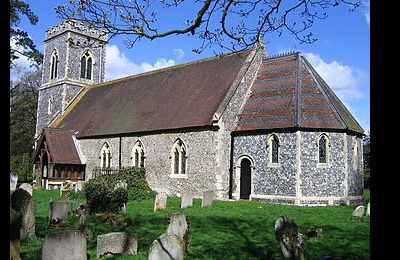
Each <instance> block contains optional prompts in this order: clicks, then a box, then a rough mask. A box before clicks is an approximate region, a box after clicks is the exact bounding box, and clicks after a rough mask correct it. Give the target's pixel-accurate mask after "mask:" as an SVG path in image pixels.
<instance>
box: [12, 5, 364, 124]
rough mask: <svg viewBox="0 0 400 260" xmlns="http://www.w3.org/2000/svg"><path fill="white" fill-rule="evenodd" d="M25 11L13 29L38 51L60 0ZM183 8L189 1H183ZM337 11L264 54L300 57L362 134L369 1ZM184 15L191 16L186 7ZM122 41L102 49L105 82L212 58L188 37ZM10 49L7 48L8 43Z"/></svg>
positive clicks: (273, 40)
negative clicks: (304, 35)
mask: <svg viewBox="0 0 400 260" xmlns="http://www.w3.org/2000/svg"><path fill="white" fill-rule="evenodd" d="M25 2H26V3H29V4H30V7H31V10H32V11H33V12H34V13H35V14H36V15H37V16H38V17H39V22H38V23H37V24H36V25H30V24H29V22H28V21H27V20H26V19H22V21H21V23H20V24H19V27H21V28H22V29H24V30H26V31H27V32H28V34H29V35H30V36H31V38H32V39H33V40H34V42H35V43H36V45H37V47H38V49H39V50H40V51H43V46H44V45H43V40H44V37H45V32H46V29H47V28H49V27H51V26H53V25H56V24H57V23H59V22H61V20H60V18H58V17H57V14H56V13H55V12H54V8H55V7H56V6H58V5H59V4H64V3H66V2H69V1H65V0H40V1H38V0H29V1H28V0H26V1H25ZM186 2H189V1H186ZM346 10H347V9H346V8H345V7H344V6H342V7H339V8H333V9H330V10H329V11H328V18H327V19H325V20H319V21H316V22H315V23H314V27H313V28H312V32H313V34H314V35H315V36H316V37H317V38H318V40H317V41H316V42H315V43H313V44H300V43H299V42H298V41H296V40H295V39H294V37H293V36H292V35H289V34H284V35H282V36H280V37H279V36H278V35H277V34H271V35H267V36H266V38H264V42H265V44H266V46H267V50H268V54H270V55H275V54H279V53H282V52H288V51H293V50H298V51H301V52H302V53H303V54H304V56H305V57H306V58H307V59H308V60H309V61H310V63H311V64H312V65H313V66H314V67H315V69H316V70H317V71H318V73H320V75H321V76H322V77H323V78H324V79H325V81H326V82H327V83H328V85H329V86H330V87H331V88H332V89H333V91H334V92H335V93H336V94H337V95H338V96H339V98H340V99H341V100H342V101H343V102H344V103H345V105H346V106H347V107H348V109H349V110H350V111H351V112H352V114H353V115H354V116H355V118H356V119H357V121H358V122H359V123H360V124H361V126H362V127H363V128H364V130H365V131H369V129H370V26H369V22H370V18H369V1H365V2H363V5H362V6H361V7H360V8H358V9H357V10H356V11H355V12H347V11H346ZM184 13H185V14H189V15H190V14H191V13H193V14H194V13H195V10H194V8H193V7H192V6H191V7H187V8H186V9H185V12H184ZM179 15H180V13H179V12H176V11H174V10H170V11H169V13H168V16H169V17H178V16H179ZM125 39H126V36H119V37H116V38H113V39H112V40H111V41H110V43H109V46H108V48H107V58H106V80H111V79H115V78H119V77H124V76H128V75H133V74H137V73H141V72H145V71H148V70H153V69H157V68H162V67H166V66H172V65H176V64H180V63H185V62H189V61H192V60H197V59H201V58H205V57H210V56H214V52H213V50H212V49H206V50H205V51H204V52H203V53H202V54H200V55H199V54H196V53H194V52H192V49H193V48H196V47H199V44H200V42H199V40H197V39H195V38H192V37H188V36H173V37H169V38H164V39H159V40H154V41H148V40H142V41H141V42H139V43H138V44H136V45H135V46H134V47H133V48H130V49H129V48H127V47H126V45H125V44H124V43H123V41H124V40H125ZM11 44H12V43H11ZM17 64H18V69H17V70H13V71H11V78H12V79H15V78H17V77H18V76H19V75H20V74H22V71H25V70H29V66H28V65H27V62H26V61H25V60H24V59H23V58H21V59H19V61H18V63H17Z"/></svg>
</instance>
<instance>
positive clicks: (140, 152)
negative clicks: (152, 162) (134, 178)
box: [132, 141, 145, 167]
mask: <svg viewBox="0 0 400 260" xmlns="http://www.w3.org/2000/svg"><path fill="white" fill-rule="evenodd" d="M144 159H145V157H144V149H143V144H142V143H141V142H140V141H137V142H136V143H135V145H134V146H133V149H132V165H133V166H136V167H144Z"/></svg>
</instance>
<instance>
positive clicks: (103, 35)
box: [44, 20, 107, 42]
mask: <svg viewBox="0 0 400 260" xmlns="http://www.w3.org/2000/svg"><path fill="white" fill-rule="evenodd" d="M65 32H75V33H78V34H83V35H85V36H86V37H91V38H94V39H96V40H99V41H104V42H105V41H107V32H106V31H104V30H99V29H94V28H89V27H88V26H87V25H85V24H84V23H83V22H78V21H75V20H66V21H63V22H61V23H59V24H57V25H55V26H52V27H50V28H49V29H47V30H46V36H45V39H44V41H47V40H50V39H52V38H53V37H56V36H58V35H60V34H63V33H65Z"/></svg>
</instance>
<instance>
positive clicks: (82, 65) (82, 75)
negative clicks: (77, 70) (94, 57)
mask: <svg viewBox="0 0 400 260" xmlns="http://www.w3.org/2000/svg"><path fill="white" fill-rule="evenodd" d="M85 76H86V58H85V56H83V57H82V59H81V78H83V79H84V78H86V77H85Z"/></svg>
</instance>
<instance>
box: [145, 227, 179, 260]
mask: <svg viewBox="0 0 400 260" xmlns="http://www.w3.org/2000/svg"><path fill="white" fill-rule="evenodd" d="M184 253H185V245H184V242H183V241H182V239H180V238H179V237H178V236H177V235H174V234H172V233H164V234H162V235H161V236H159V237H158V238H157V239H156V240H154V241H153V243H152V244H151V246H150V250H149V258H148V259H149V260H166V259H174V260H183V256H184Z"/></svg>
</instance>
